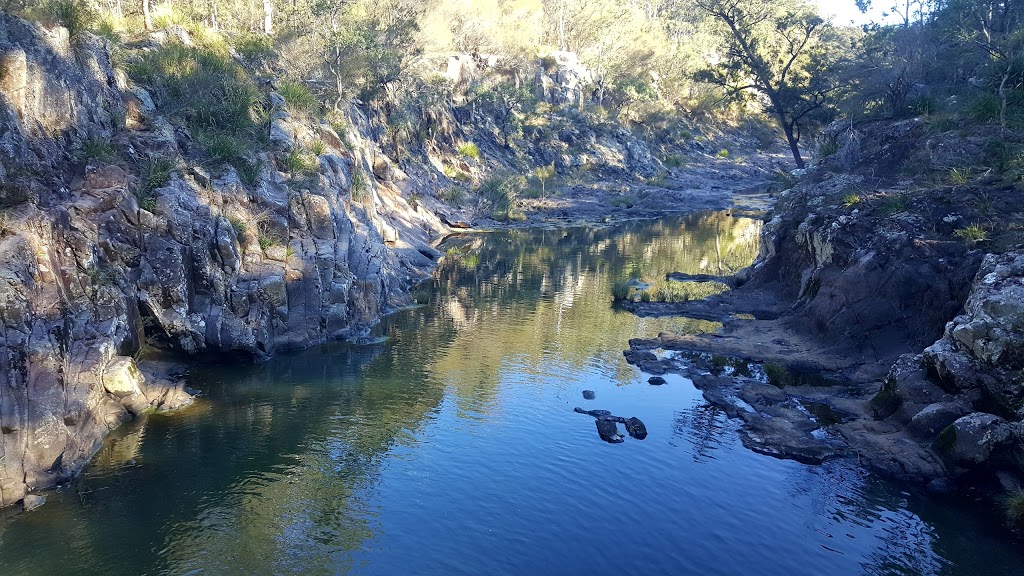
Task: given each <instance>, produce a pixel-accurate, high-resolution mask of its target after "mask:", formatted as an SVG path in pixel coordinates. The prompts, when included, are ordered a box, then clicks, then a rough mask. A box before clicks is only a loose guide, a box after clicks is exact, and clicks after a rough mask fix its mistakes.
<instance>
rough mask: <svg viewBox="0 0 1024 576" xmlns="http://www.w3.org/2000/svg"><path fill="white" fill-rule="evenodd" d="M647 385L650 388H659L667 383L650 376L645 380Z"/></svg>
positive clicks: (659, 377) (659, 378)
mask: <svg viewBox="0 0 1024 576" xmlns="http://www.w3.org/2000/svg"><path fill="white" fill-rule="evenodd" d="M647 383H648V384H650V385H652V386H661V385H663V384H666V383H668V381H667V380H665V379H664V378H662V377H661V376H651V377H650V378H648V379H647Z"/></svg>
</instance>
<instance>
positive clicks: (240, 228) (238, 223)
mask: <svg viewBox="0 0 1024 576" xmlns="http://www.w3.org/2000/svg"><path fill="white" fill-rule="evenodd" d="M228 222H230V223H231V227H232V228H234V229H235V234H237V235H238V236H241V235H243V234H245V233H246V232H247V231H248V230H249V223H248V222H246V221H245V220H243V219H242V218H239V217H238V216H231V217H230V218H228Z"/></svg>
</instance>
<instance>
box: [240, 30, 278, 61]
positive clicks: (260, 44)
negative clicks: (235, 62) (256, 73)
mask: <svg viewBox="0 0 1024 576" xmlns="http://www.w3.org/2000/svg"><path fill="white" fill-rule="evenodd" d="M235 50H236V51H237V52H238V55H239V56H241V57H242V58H243V59H245V60H247V61H249V62H252V63H264V62H267V61H268V60H270V59H271V58H273V56H274V42H273V40H272V39H271V38H270V37H269V36H267V35H265V34H244V35H242V36H241V37H239V38H238V39H237V40H235Z"/></svg>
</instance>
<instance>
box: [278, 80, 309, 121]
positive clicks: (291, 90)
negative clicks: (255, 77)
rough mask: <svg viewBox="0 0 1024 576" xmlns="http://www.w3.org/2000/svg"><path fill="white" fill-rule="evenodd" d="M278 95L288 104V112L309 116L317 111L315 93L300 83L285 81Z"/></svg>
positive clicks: (279, 87)
mask: <svg viewBox="0 0 1024 576" xmlns="http://www.w3.org/2000/svg"><path fill="white" fill-rule="evenodd" d="M277 93H278V94H280V95H281V98H284V101H285V103H286V104H288V110H290V111H291V112H293V113H297V114H308V113H310V112H312V111H313V110H315V109H316V106H317V101H316V97H315V96H313V93H312V92H310V91H309V88H306V86H305V85H303V84H301V83H299V82H293V81H290V80H285V81H284V82H282V83H281V85H280V86H278V88H277Z"/></svg>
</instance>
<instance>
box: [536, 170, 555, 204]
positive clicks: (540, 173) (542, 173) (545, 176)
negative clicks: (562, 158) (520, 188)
mask: <svg viewBox="0 0 1024 576" xmlns="http://www.w3.org/2000/svg"><path fill="white" fill-rule="evenodd" d="M554 175H555V163H554V162H552V163H551V164H548V165H547V166H538V167H537V168H534V170H533V177H534V178H536V179H537V181H538V182H540V195H541V196H542V197H543V196H546V195H547V188H546V187H545V186H546V184H547V181H548V180H550V179H551V178H552V177H554Z"/></svg>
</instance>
